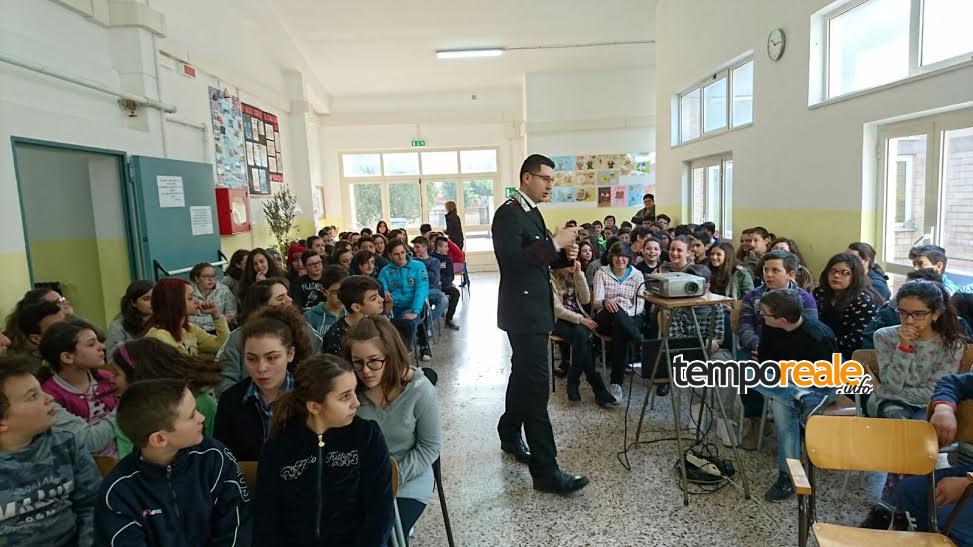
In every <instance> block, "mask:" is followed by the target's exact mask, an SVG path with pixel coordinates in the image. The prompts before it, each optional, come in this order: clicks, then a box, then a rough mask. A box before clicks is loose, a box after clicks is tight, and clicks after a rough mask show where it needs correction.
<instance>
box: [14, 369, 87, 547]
mask: <svg viewBox="0 0 973 547" xmlns="http://www.w3.org/2000/svg"><path fill="white" fill-rule="evenodd" d="M36 368H37V367H36V365H35V364H34V362H33V361H32V360H31V359H29V358H26V357H22V356H5V357H0V477H2V479H0V544H3V545H52V546H68V545H70V546H72V547H73V546H75V545H78V546H82V547H87V546H90V545H91V544H92V533H91V532H92V515H93V512H94V506H95V493H96V492H97V490H98V482H99V481H100V480H101V477H100V475H99V474H98V468H97V467H95V462H94V460H92V459H91V455H90V454H88V452H87V451H86V450H84V449H83V448H82V447H80V446H79V445H78V444H77V442H76V441H75V438H74V435H72V434H70V433H68V432H65V431H56V430H53V429H52V428H53V426H54V423H55V421H57V414H56V412H55V408H54V405H53V398H52V397H51V396H50V395H47V394H46V393H44V392H43V391H41V386H40V383H38V381H37V378H35V377H34V374H33V373H34V371H35V370H36Z"/></svg>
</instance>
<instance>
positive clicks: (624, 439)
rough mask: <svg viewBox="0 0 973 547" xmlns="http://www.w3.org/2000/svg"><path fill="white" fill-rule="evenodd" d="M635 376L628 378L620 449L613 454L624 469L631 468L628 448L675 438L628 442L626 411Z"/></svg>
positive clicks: (628, 469)
mask: <svg viewBox="0 0 973 547" xmlns="http://www.w3.org/2000/svg"><path fill="white" fill-rule="evenodd" d="M643 366H644V363H643ZM635 376H636V374H634V373H633V374H632V375H631V377H630V378H629V379H628V397H627V399H626V401H625V419H624V421H623V426H622V451H621V452H618V453H617V454H615V458H616V459H617V460H618V463H620V464H622V467H624V468H625V470H626V471H631V470H632V464H631V463H630V462H629V461H628V452H629V450H632V449H634V448H636V447H638V446H641V445H649V444H654V443H660V442H665V441H675V440H676V438H675V437H662V438H659V439H652V440H650V441H638V442H633V443H631V444H629V443H628V411H629V408H630V407H631V406H632V388H633V386H634V385H635ZM646 389H652V388H651V385H650V386H647V387H646ZM685 431H687V432H688V431H689V429H688V428H686V429H685ZM623 458H624V459H623Z"/></svg>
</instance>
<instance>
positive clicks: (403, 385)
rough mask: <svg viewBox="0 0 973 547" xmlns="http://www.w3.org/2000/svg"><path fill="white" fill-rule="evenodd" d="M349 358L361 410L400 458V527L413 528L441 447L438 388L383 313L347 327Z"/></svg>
mask: <svg viewBox="0 0 973 547" xmlns="http://www.w3.org/2000/svg"><path fill="white" fill-rule="evenodd" d="M345 358H346V359H347V360H348V361H349V362H351V364H352V367H354V369H355V374H356V375H357V376H358V396H359V400H360V401H361V406H360V407H358V416H359V417H360V418H363V419H366V420H373V421H375V422H376V423H378V425H379V427H380V428H381V429H382V433H383V434H384V435H385V441H386V442H387V443H388V447H389V451H390V452H391V453H392V457H393V458H395V461H396V462H397V463H398V464H399V490H398V495H397V497H396V503H397V504H398V506H399V516H400V519H401V521H402V529H403V530H411V529H412V527H413V526H415V524H416V521H417V520H419V516H420V515H421V514H422V511H423V510H424V509H425V508H426V505H427V504H428V503H429V499H430V498H431V497H432V491H433V473H432V464H433V462H435V461H436V460H437V459H439V454H440V452H442V448H443V432H442V426H441V424H440V420H439V399H438V397H437V396H436V388H435V387H434V386H433V385H432V383H431V382H430V381H429V380H428V379H427V378H426V377H425V375H424V374H423V373H422V369H420V368H415V367H412V366H410V362H411V358H410V356H409V350H408V349H406V347H405V345H404V344H403V343H402V338H401V337H400V336H399V333H398V331H396V330H395V327H393V326H392V324H391V323H390V322H389V320H388V319H386V318H385V317H381V316H372V317H366V318H364V319H362V320H361V321H359V322H358V324H356V325H355V326H354V327H352V329H351V330H350V331H348V337H347V338H346V339H345Z"/></svg>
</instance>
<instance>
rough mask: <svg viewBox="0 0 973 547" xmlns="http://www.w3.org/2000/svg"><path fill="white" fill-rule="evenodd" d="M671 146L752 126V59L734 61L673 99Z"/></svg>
mask: <svg viewBox="0 0 973 547" xmlns="http://www.w3.org/2000/svg"><path fill="white" fill-rule="evenodd" d="M672 115H673V135H672V144H673V145H676V144H680V143H684V142H688V141H691V140H694V139H698V138H699V137H700V136H704V135H705V136H709V135H714V134H719V133H722V132H725V131H727V130H728V129H731V128H737V127H743V126H745V125H748V124H750V123H753V59H752V58H750V57H747V58H745V59H743V60H736V61H733V62H731V63H728V64H726V65H724V66H723V67H722V68H720V69H717V70H716V72H715V73H713V74H710V75H709V76H708V77H707V78H706V79H704V80H701V81H697V82H696V83H695V84H693V85H691V86H689V88H688V89H687V90H686V91H683V92H682V93H680V94H678V95H677V96H675V97H674V98H673V113H672Z"/></svg>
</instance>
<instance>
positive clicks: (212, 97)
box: [209, 87, 247, 188]
mask: <svg viewBox="0 0 973 547" xmlns="http://www.w3.org/2000/svg"><path fill="white" fill-rule="evenodd" d="M209 105H210V115H211V116H212V119H213V145H214V146H215V147H216V155H215V158H214V162H215V164H216V186H217V187H220V188H246V187H247V171H246V157H245V153H244V150H245V148H244V144H243V114H242V112H241V111H240V98H239V97H237V96H235V95H230V96H229V97H224V96H223V92H222V91H221V90H220V89H219V88H218V87H210V88H209Z"/></svg>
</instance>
